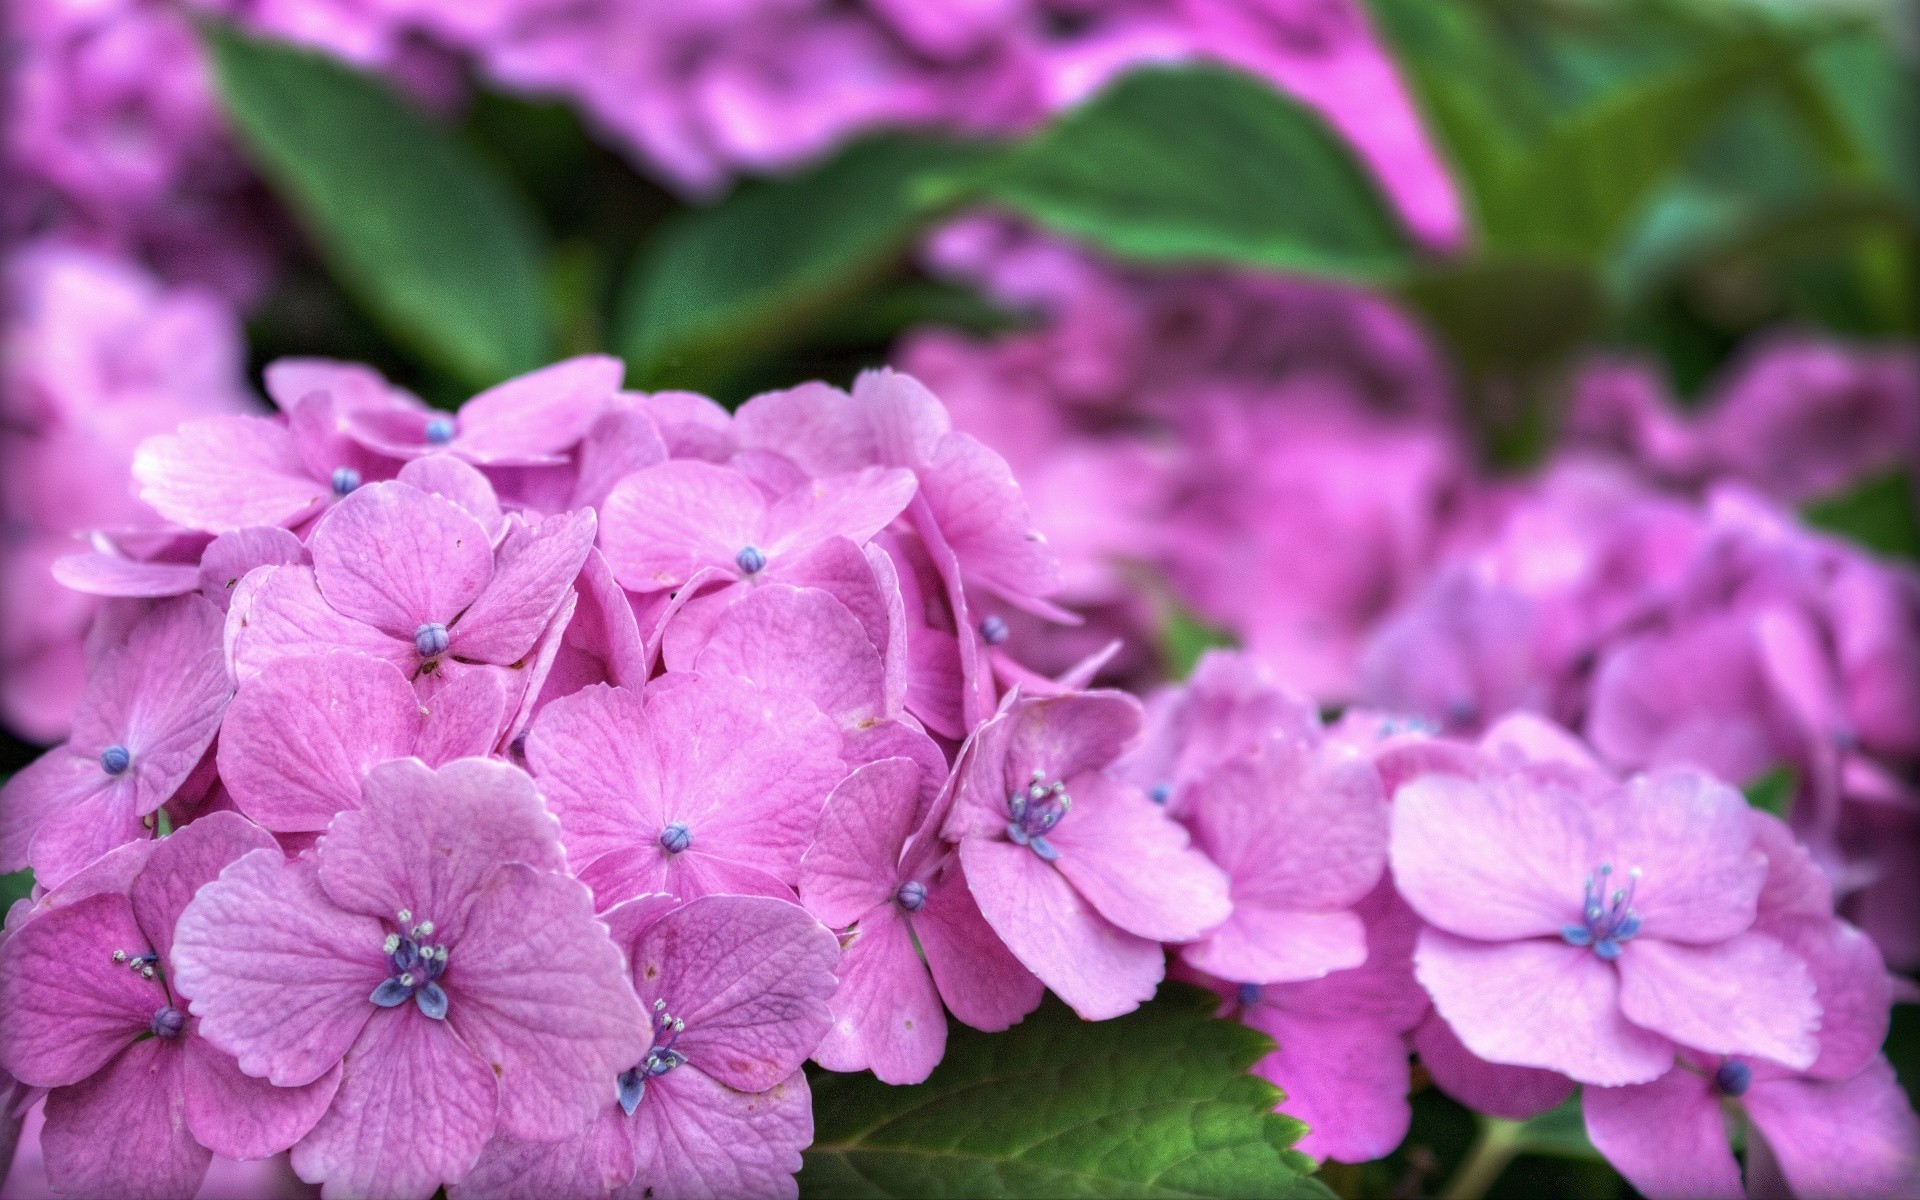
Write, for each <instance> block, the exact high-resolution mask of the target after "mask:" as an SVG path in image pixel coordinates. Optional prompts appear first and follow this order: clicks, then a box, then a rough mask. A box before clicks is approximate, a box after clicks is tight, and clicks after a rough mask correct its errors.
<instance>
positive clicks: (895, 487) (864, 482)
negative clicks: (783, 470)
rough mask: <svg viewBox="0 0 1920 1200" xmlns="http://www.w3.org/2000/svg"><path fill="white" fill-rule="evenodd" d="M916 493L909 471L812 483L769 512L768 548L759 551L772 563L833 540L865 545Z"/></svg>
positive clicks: (867, 472)
mask: <svg viewBox="0 0 1920 1200" xmlns="http://www.w3.org/2000/svg"><path fill="white" fill-rule="evenodd" d="M913 493H914V481H913V473H912V472H911V471H900V470H891V469H888V468H885V467H867V468H864V469H862V470H859V471H854V472H851V473H849V474H845V475H834V476H831V477H829V478H826V479H814V480H810V481H809V482H808V483H806V484H805V485H803V486H801V487H800V488H798V489H797V490H795V491H793V492H789V493H788V494H787V495H785V496H782V497H780V499H779V500H777V501H775V502H774V504H773V505H772V507H770V508H769V509H768V510H767V518H766V520H767V543H768V544H767V545H765V546H762V547H761V549H762V550H765V551H766V552H767V556H768V557H769V558H772V557H773V556H775V555H776V554H778V555H796V554H801V553H804V552H805V551H807V550H811V549H812V548H813V547H815V546H817V545H819V544H820V543H821V542H824V541H826V540H827V539H828V538H832V537H843V538H847V539H849V540H851V541H853V542H855V543H864V542H865V541H866V540H867V539H868V538H870V537H872V536H873V535H874V534H876V533H879V532H880V531H881V530H882V529H885V528H886V527H887V525H888V524H889V523H891V522H892V521H893V519H894V518H895V517H897V516H899V515H900V512H901V510H902V509H904V508H906V506H907V502H908V501H909V500H911V499H913Z"/></svg>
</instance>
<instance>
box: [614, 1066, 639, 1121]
mask: <svg viewBox="0 0 1920 1200" xmlns="http://www.w3.org/2000/svg"><path fill="white" fill-rule="evenodd" d="M614 1089H615V1092H614V1094H615V1095H617V1096H618V1097H619V1098H620V1111H621V1112H623V1113H626V1114H627V1115H628V1116H632V1115H633V1110H634V1109H636V1108H639V1107H640V1098H641V1097H642V1096H645V1095H646V1094H647V1072H646V1064H644V1063H642V1064H641V1065H640V1066H637V1067H630V1068H628V1069H627V1070H625V1071H622V1072H620V1078H618V1079H616V1080H614Z"/></svg>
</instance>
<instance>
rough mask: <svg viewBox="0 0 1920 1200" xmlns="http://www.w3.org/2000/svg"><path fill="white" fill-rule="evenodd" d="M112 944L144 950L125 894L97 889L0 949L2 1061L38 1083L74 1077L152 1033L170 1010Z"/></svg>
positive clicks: (34, 922) (29, 925)
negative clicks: (156, 1018)
mask: <svg viewBox="0 0 1920 1200" xmlns="http://www.w3.org/2000/svg"><path fill="white" fill-rule="evenodd" d="M115 950H120V951H124V952H125V954H126V957H128V958H135V957H138V956H139V955H141V954H145V953H146V952H147V950H148V946H147V940H146V937H145V935H144V934H142V933H141V932H140V926H139V925H138V923H136V922H135V921H134V919H133V906H132V905H131V904H129V903H128V901H127V898H126V897H125V896H122V895H118V894H116V893H112V892H102V893H96V894H94V895H91V896H87V897H84V898H82V899H79V900H75V901H74V902H72V903H71V904H68V905H66V906H64V907H61V908H56V909H52V910H50V911H47V912H43V913H41V914H39V915H38V916H34V917H32V918H30V919H29V920H28V921H27V922H26V924H24V925H22V926H21V927H20V928H19V929H17V930H15V931H14V932H13V935H12V936H11V937H9V938H8V939H7V940H6V942H5V943H4V944H3V945H0V966H4V968H5V969H4V970H3V971H0V1004H4V1005H5V1011H6V1014H7V1019H6V1028H5V1030H4V1032H0V1067H4V1068H5V1069H6V1071H7V1072H8V1073H9V1074H11V1075H12V1076H14V1078H16V1079H20V1080H22V1081H24V1082H26V1083H30V1084H32V1085H33V1086H35V1087H59V1086H61V1085H64V1084H72V1083H78V1082H79V1081H80V1080H83V1079H85V1078H87V1077H88V1076H89V1075H92V1074H93V1073H94V1072H96V1071H98V1070H100V1069H101V1068H102V1067H104V1066H106V1064H107V1063H108V1062H109V1061H111V1060H112V1059H113V1056H114V1055H116V1054H118V1053H120V1051H121V1050H122V1049H124V1048H125V1047H126V1046H127V1045H128V1044H130V1043H131V1042H133V1040H134V1039H135V1038H137V1037H139V1036H140V1035H141V1034H144V1033H146V1032H147V1031H148V1029H149V1027H150V1026H151V1023H152V1021H153V1014H155V1013H156V1012H159V1011H160V1010H161V1009H163V1008H165V1007H167V993H166V991H165V989H164V988H162V987H161V985H160V984H159V982H158V981H156V980H152V979H143V978H141V976H140V975H139V973H137V972H135V971H132V970H129V969H128V967H127V965H126V964H125V963H124V962H115V961H113V952H114V951H115Z"/></svg>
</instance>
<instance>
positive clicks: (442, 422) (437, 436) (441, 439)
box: [426, 417, 453, 446]
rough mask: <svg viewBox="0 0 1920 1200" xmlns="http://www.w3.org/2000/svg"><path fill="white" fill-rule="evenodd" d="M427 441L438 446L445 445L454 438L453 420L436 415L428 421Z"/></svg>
mask: <svg viewBox="0 0 1920 1200" xmlns="http://www.w3.org/2000/svg"><path fill="white" fill-rule="evenodd" d="M426 433H427V441H429V442H431V443H433V444H434V445H436V446H444V445H446V444H447V443H448V442H450V441H452V440H453V422H452V421H450V420H448V419H447V418H446V417H435V418H434V419H433V420H431V421H428V422H427V429H426Z"/></svg>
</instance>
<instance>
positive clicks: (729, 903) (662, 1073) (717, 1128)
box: [451, 896, 839, 1200]
mask: <svg viewBox="0 0 1920 1200" xmlns="http://www.w3.org/2000/svg"><path fill="white" fill-rule="evenodd" d="M668 910H671V911H668ZM607 920H608V921H609V922H610V923H611V924H612V926H613V928H614V931H615V938H616V939H617V940H618V941H619V943H620V945H621V947H622V948H623V949H624V950H625V951H626V952H627V957H628V961H629V963H630V964H631V969H632V976H633V987H634V990H635V991H636V992H637V993H638V994H639V996H640V1000H641V1002H642V1003H643V1004H644V1005H646V1007H647V1012H648V1015H649V1017H650V1018H651V1030H652V1039H651V1044H650V1045H643V1048H642V1050H641V1052H640V1053H639V1054H636V1055H635V1056H634V1057H633V1059H632V1060H631V1062H630V1063H629V1064H628V1065H627V1066H626V1067H624V1068H622V1069H621V1070H620V1071H619V1073H618V1075H617V1076H609V1081H610V1082H611V1084H612V1087H611V1088H610V1089H606V1092H608V1093H610V1094H603V1097H602V1099H601V1100H600V1102H599V1106H598V1109H597V1111H596V1112H595V1114H594V1116H593V1117H592V1119H591V1120H590V1121H589V1122H587V1123H586V1125H585V1126H584V1128H582V1129H580V1130H578V1131H576V1132H574V1133H573V1134H571V1135H570V1136H569V1137H567V1138H564V1139H562V1140H560V1141H557V1142H553V1141H550V1142H544V1143H542V1142H534V1141H529V1140H525V1139H517V1138H514V1137H511V1136H504V1135H503V1136H501V1137H498V1138H496V1139H495V1140H494V1141H493V1142H492V1143H491V1144H490V1145H489V1146H488V1147H487V1149H486V1152H485V1153H484V1154H482V1155H481V1158H480V1161H479V1163H478V1164H477V1165H476V1166H475V1167H474V1170H473V1173H472V1174H471V1175H469V1176H468V1177H467V1178H466V1180H465V1181H464V1182H462V1183H460V1184H458V1185H456V1186H455V1187H454V1188H452V1189H451V1195H452V1196H454V1197H455V1200H509V1198H524V1200H548V1198H555V1197H557V1198H565V1200H576V1198H577V1200H597V1198H598V1197H603V1196H607V1195H609V1194H611V1195H613V1196H615V1197H618V1198H619V1200H642V1198H643V1197H646V1196H687V1197H713V1198H716V1200H717V1198H719V1197H725V1196H781V1197H787V1198H788V1200H791V1197H793V1196H794V1195H795V1194H796V1193H797V1190H798V1189H797V1188H796V1186H795V1184H794V1180H793V1174H794V1172H795V1171H797V1170H799V1168H800V1151H801V1150H802V1149H804V1148H805V1147H806V1146H807V1145H808V1144H809V1143H810V1142H812V1141H813V1112H812V1107H811V1100H810V1097H809V1095H808V1092H807V1079H806V1076H805V1075H804V1074H802V1073H801V1070H800V1066H801V1064H802V1063H803V1062H805V1061H806V1057H807V1055H808V1054H809V1053H810V1052H811V1051H812V1049H813V1047H814V1045H815V1044H816V1043H818V1042H819V1040H820V1036H821V1034H822V1033H823V1032H825V1030H826V1028H827V1024H828V1021H829V1020H830V1017H829V1015H828V1011H827V997H828V996H829V995H831V994H832V993H833V990H834V975H833V972H834V966H835V962H836V960H837V959H838V958H839V948H838V947H837V946H836V945H835V943H834V939H833V936H832V935H831V934H830V933H828V932H827V931H826V930H825V929H824V928H822V927H821V925H820V923H819V922H818V921H815V920H813V919H812V918H811V917H809V916H808V915H807V914H806V913H805V911H803V910H802V909H800V908H797V907H795V906H794V905H792V904H789V903H786V902H785V901H780V900H773V899H768V898H763V897H754V896H708V897H705V898H703V899H699V900H695V901H693V902H691V903H689V904H686V905H684V906H682V907H678V908H676V907H674V901H673V900H672V899H671V898H670V897H665V896H643V897H638V898H636V899H633V900H629V901H627V902H626V903H624V904H622V905H620V906H618V907H616V908H615V909H614V910H613V911H612V912H609V913H608V914H607Z"/></svg>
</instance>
